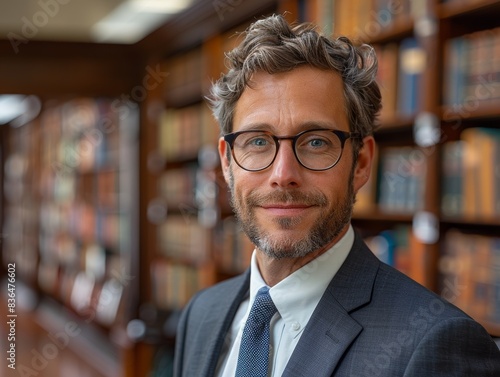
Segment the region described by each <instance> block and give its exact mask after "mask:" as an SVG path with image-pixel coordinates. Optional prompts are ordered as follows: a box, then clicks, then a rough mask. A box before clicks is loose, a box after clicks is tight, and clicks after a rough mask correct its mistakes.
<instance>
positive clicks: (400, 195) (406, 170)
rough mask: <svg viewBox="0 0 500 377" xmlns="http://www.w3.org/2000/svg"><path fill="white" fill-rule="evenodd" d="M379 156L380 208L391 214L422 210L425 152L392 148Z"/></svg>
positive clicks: (415, 149)
mask: <svg viewBox="0 0 500 377" xmlns="http://www.w3.org/2000/svg"><path fill="white" fill-rule="evenodd" d="M379 155H380V157H379V163H378V168H379V172H378V176H377V181H378V183H377V188H378V200H377V204H378V208H379V209H380V210H381V211H382V212H390V213H414V212H415V211H418V210H419V209H421V206H422V203H423V202H424V194H425V187H426V178H425V177H426V171H427V162H426V158H427V156H426V155H425V152H424V150H422V149H420V148H415V147H390V148H385V149H382V150H381V151H380V154H379Z"/></svg>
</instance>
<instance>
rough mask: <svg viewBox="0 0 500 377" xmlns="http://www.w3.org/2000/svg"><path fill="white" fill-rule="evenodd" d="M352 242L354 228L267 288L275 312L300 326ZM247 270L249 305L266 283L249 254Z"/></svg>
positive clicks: (305, 321) (338, 267)
mask: <svg viewBox="0 0 500 377" xmlns="http://www.w3.org/2000/svg"><path fill="white" fill-rule="evenodd" d="M353 243H354V230H353V229H352V226H351V225H350V226H349V229H348V230H347V232H346V234H344V236H343V237H342V238H341V239H340V240H339V241H338V242H337V243H336V244H335V245H333V246H332V247H331V248H330V249H328V250H327V251H326V252H325V253H323V254H321V255H320V256H319V257H317V258H316V259H313V260H312V261H311V262H309V263H308V264H306V265H305V266H303V267H301V268H300V269H298V270H297V271H295V272H294V273H293V274H291V275H289V276H287V277H286V278H285V279H283V280H282V281H281V282H279V283H278V284H276V285H275V286H274V287H272V288H271V289H270V290H269V294H270V295H271V298H272V299H273V302H274V304H275V305H276V308H277V309H278V312H279V314H280V316H281V318H283V320H284V321H285V323H287V324H294V326H295V327H296V326H297V325H296V324H297V323H298V324H300V327H301V328H302V329H303V328H304V327H305V325H306V324H307V322H308V321H309V318H310V317H311V315H312V313H313V311H314V309H315V308H316V306H317V304H318V303H319V301H320V300H321V297H322V296H323V293H324V292H325V290H326V288H327V287H328V284H329V283H330V281H331V280H332V279H333V277H334V276H335V274H336V273H337V271H338V270H339V269H340V266H341V265H342V264H343V263H344V261H345V259H346V258H347V255H348V254H349V251H350V250H351V248H352V245H353ZM250 266H251V270H250V271H251V272H250V303H249V304H250V307H251V305H252V304H253V301H254V298H255V295H256V294H257V291H258V290H259V289H260V288H262V287H264V286H266V283H265V281H264V279H263V278H262V275H261V274H260V271H259V268H258V267H257V261H256V257H255V251H254V253H253V254H252V260H251V265H250Z"/></svg>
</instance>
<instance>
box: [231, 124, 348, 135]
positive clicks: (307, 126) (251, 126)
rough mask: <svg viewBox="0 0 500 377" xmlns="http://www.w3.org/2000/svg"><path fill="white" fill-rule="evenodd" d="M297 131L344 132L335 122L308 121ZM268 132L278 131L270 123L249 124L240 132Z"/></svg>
mask: <svg viewBox="0 0 500 377" xmlns="http://www.w3.org/2000/svg"><path fill="white" fill-rule="evenodd" d="M294 128H296V129H297V131H296V133H300V132H302V131H306V130H312V129H324V130H339V131H343V130H342V129H341V128H340V127H336V124H335V122H332V123H330V122H324V121H308V122H304V123H301V124H299V125H298V126H297V127H294ZM253 130H255V131H268V132H271V133H276V131H278V129H277V128H276V127H275V126H273V125H272V124H269V123H264V122H262V123H249V124H245V125H244V126H243V127H241V128H240V129H239V130H238V131H253Z"/></svg>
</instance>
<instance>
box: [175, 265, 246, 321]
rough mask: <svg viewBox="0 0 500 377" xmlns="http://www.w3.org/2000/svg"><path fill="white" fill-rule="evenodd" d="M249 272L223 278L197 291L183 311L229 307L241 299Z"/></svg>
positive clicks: (192, 311)
mask: <svg viewBox="0 0 500 377" xmlns="http://www.w3.org/2000/svg"><path fill="white" fill-rule="evenodd" d="M249 279H250V274H249V271H246V272H244V273H243V274H241V275H238V276H236V277H233V278H230V279H227V280H223V281H222V282H219V283H217V284H215V285H213V286H211V287H208V288H205V289H203V290H201V291H199V292H198V293H197V294H196V295H194V296H193V298H192V299H191V300H190V302H189V304H188V305H187V307H186V308H185V310H184V312H185V314H187V313H188V312H189V313H191V314H193V313H197V312H206V311H207V310H211V308H213V307H230V306H232V305H233V303H234V302H236V301H241V299H242V297H244V295H245V293H246V292H247V291H248V287H249Z"/></svg>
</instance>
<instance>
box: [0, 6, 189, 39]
mask: <svg viewBox="0 0 500 377" xmlns="http://www.w3.org/2000/svg"><path fill="white" fill-rule="evenodd" d="M193 2H194V1H193V0H105V1H103V0H36V1H35V0H1V4H0V39H8V40H11V41H15V40H16V39H23V38H24V39H28V40H45V41H72V42H110V43H135V42H137V41H138V40H140V39H142V38H143V37H144V36H146V35H147V34H149V33H151V32H152V31H154V30H155V29H157V28H158V27H159V26H160V25H161V24H163V23H165V21H167V20H168V19H169V18H171V17H172V16H173V15H174V14H175V10H176V9H173V10H172V9H167V7H168V8H172V7H173V8H177V10H181V9H182V8H183V7H184V6H188V5H189V4H191V3H193ZM106 17H108V18H106ZM105 20H106V21H108V22H107V24H104V22H103V21H105ZM99 23H100V24H99ZM109 25H111V26H115V28H114V29H113V30H110V29H109ZM116 27H117V28H116Z"/></svg>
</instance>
